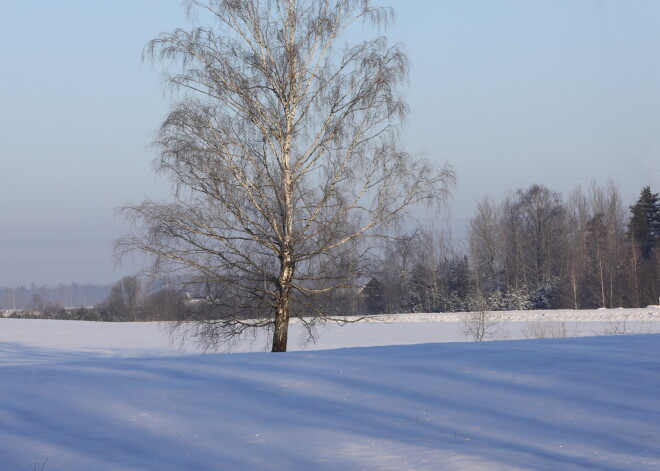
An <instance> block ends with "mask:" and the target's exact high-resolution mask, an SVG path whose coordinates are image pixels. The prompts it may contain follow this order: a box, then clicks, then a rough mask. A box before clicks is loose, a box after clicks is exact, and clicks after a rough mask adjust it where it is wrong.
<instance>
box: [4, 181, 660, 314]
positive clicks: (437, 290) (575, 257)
mask: <svg viewBox="0 0 660 471" xmlns="http://www.w3.org/2000/svg"><path fill="white" fill-rule="evenodd" d="M365 266H368V267H369V269H368V270H365V271H364V272H362V273H360V274H359V276H358V278H356V279H354V280H352V282H351V283H350V284H349V285H346V286H345V287H343V288H342V289H337V290H335V291H334V292H328V293H325V294H324V295H323V296H320V297H317V298H314V299H306V300H305V303H299V302H298V301H297V300H295V299H294V300H293V302H294V306H295V308H296V309H295V310H296V314H298V315H304V316H305V315H309V316H313V315H314V314H315V311H318V310H323V311H324V312H329V313H330V314H332V315H336V316H344V315H353V314H378V313H399V312H448V311H475V310H479V311H482V310H515V309H566V308H568V309H571V308H572V309H589V308H599V307H603V308H613V307H643V306H646V305H649V304H658V303H659V300H658V297H659V296H660V198H659V196H658V194H657V193H653V192H652V191H651V189H650V187H645V188H643V189H642V191H641V193H640V195H639V198H638V199H637V201H635V202H634V203H633V204H631V205H626V204H624V203H623V201H622V199H621V196H620V193H619V190H618V188H617V187H616V185H614V184H613V183H609V184H607V185H603V186H599V185H597V184H592V185H591V186H590V187H589V188H588V189H586V190H583V189H580V188H578V189H576V190H574V191H572V192H571V193H570V194H569V195H567V196H563V195H561V194H560V193H557V192H555V191H552V190H550V189H548V188H546V187H544V186H542V185H532V186H531V187H529V188H527V189H520V190H518V191H516V192H514V193H511V194H510V195H509V196H507V197H506V198H504V199H503V200H502V201H493V200H490V199H484V200H483V201H482V202H480V203H479V205H478V206H477V208H476V211H475V214H474V216H473V217H472V219H471V221H470V224H469V227H468V231H467V235H466V238H465V239H464V240H463V241H459V242H456V241H454V240H452V239H451V238H450V237H449V236H448V235H447V234H446V232H443V231H437V230H433V229H425V228H421V227H420V228H409V230H408V231H407V232H401V233H399V234H398V235H397V236H395V237H392V238H390V239H388V240H386V241H384V242H383V244H382V245H380V246H379V247H377V248H376V249H375V250H373V251H372V252H371V257H370V259H369V261H368V263H365ZM199 280H201V281H199ZM252 282H257V283H259V282H261V283H263V280H256V281H255V280H250V279H245V280H244V283H245V285H246V286H247V285H249V284H250V283H252ZM253 301H254V300H252V299H246V298H242V297H240V295H238V294H236V293H234V292H232V291H231V290H229V289H227V286H226V285H224V284H222V283H213V282H208V280H206V279H204V278H199V279H198V281H195V279H194V278H191V279H189V280H187V281H186V280H184V279H180V280H178V281H177V282H175V283H172V282H170V283H163V282H161V283H158V284H155V285H154V284H149V285H144V284H143V283H142V282H141V281H140V279H138V278H137V277H134V276H132V277H124V278H122V279H121V280H119V281H118V282H117V283H115V284H114V285H93V284H83V285H79V284H76V283H73V284H70V285H60V286H57V287H52V288H47V287H35V286H34V285H33V286H31V287H30V288H26V287H20V288H2V289H0V308H2V309H21V310H25V311H26V312H24V313H20V314H19V313H17V314H16V315H17V316H25V315H29V316H45V317H49V318H66V319H84V320H112V321H127V320H130V321H149V320H182V319H189V318H194V317H199V318H204V319H213V318H223V317H225V316H228V315H232V313H233V312H234V311H235V310H236V309H237V306H248V307H249V306H254V308H252V309H247V310H244V313H243V316H244V317H260V316H262V315H263V314H264V313H263V306H266V305H267V304H261V305H260V306H259V307H257V304H254V305H253V304H251V303H252V302H253ZM266 301H267V300H266ZM76 306H80V307H91V306H94V308H93V309H83V310H80V312H74V311H72V310H67V309H65V308H67V307H76ZM310 306H311V307H310Z"/></svg>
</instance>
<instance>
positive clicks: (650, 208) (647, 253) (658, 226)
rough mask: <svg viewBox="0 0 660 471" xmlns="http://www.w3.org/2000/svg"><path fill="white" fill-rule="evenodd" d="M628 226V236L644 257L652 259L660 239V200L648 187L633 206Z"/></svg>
mask: <svg viewBox="0 0 660 471" xmlns="http://www.w3.org/2000/svg"><path fill="white" fill-rule="evenodd" d="M630 212H631V217H630V223H629V225H628V236H629V237H630V238H631V239H632V240H633V241H635V242H636V243H637V246H638V247H639V250H640V252H641V254H642V257H643V258H644V259H645V260H650V259H651V254H652V253H653V249H654V247H655V245H656V243H657V241H658V238H659V237H660V198H659V197H658V193H652V192H651V187H650V186H646V187H644V188H643V189H642V193H641V195H640V197H639V199H638V200H637V203H635V204H634V205H633V206H631V207H630Z"/></svg>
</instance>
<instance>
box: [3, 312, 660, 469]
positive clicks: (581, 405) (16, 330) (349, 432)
mask: <svg viewBox="0 0 660 471" xmlns="http://www.w3.org/2000/svg"><path fill="white" fill-rule="evenodd" d="M462 316H464V315H460V314H451V315H430V314H428V315H424V314H419V315H400V316H394V317H391V318H389V322H384V321H376V322H360V323H356V324H350V325H346V326H344V327H338V326H333V325H328V326H326V327H321V328H319V329H318V334H319V341H318V342H317V343H316V344H313V345H307V347H306V348H307V350H306V351H298V352H290V353H287V354H276V355H274V354H269V353H260V352H257V353H233V354H229V355H227V354H209V355H200V354H198V353H197V351H196V349H195V347H194V346H193V345H183V347H182V348H179V345H172V344H171V343H170V341H169V337H168V334H167V331H166V329H164V328H163V327H162V326H159V325H158V324H101V323H85V322H69V321H43V320H19V319H0V470H2V471H4V470H22V471H25V470H34V469H37V470H41V469H43V470H44V471H55V470H76V471H77V470H80V471H83V470H84V471H93V470H99V471H100V470H113V471H114V470H122V471H138V470H140V471H142V470H154V471H170V470H171V471H175V470H176V471H183V470H223V471H224V470H245V471H253V470H270V469H273V470H275V469H277V470H318V471H331V470H333V471H334V470H396V471H405V470H489V471H490V470H548V471H557V470H582V469H585V470H586V469H589V470H594V469H596V470H626V471H629V470H654V471H656V470H658V469H660V334H658V333H655V334H646V335H640V334H635V335H623V336H592V337H583V338H560V339H541V340H505V341H498V342H482V343H474V342H463V343H427V342H448V341H461V340H465V339H466V337H465V336H464V335H463V334H462ZM504 316H505V317H503V318H501V319H500V320H501V323H500V325H499V326H498V327H499V329H498V330H499V335H500V338H510V339H511V338H518V337H520V335H521V332H522V331H523V330H524V326H525V325H527V324H528V323H530V322H539V321H543V322H554V323H564V324H569V330H572V331H573V332H574V333H580V334H582V335H586V334H588V335H593V334H595V333H602V332H604V331H610V332H611V331H613V330H620V328H621V326H623V325H624V324H623V323H624V322H625V323H626V324H625V329H626V331H627V332H635V333H636V332H659V331H660V309H658V308H648V309H645V310H608V311H602V310H598V311H585V312H583V311H548V312H545V313H539V312H531V313H525V312H518V313H505V314H504ZM293 331H294V338H295V337H296V332H297V331H299V326H296V325H294V326H293ZM298 345H300V344H298ZM262 347H263V339H259V338H258V339H256V340H254V341H251V342H248V341H246V342H243V343H242V344H239V345H237V346H235V348H234V351H243V350H248V349H261V348H262ZM292 347H294V348H297V347H298V346H297V345H296V344H295V342H294V345H292ZM336 347H349V348H339V349H332V348H336Z"/></svg>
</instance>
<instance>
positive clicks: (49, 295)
mask: <svg viewBox="0 0 660 471" xmlns="http://www.w3.org/2000/svg"><path fill="white" fill-rule="evenodd" d="M111 290H112V285H110V284H108V285H96V284H89V283H86V284H78V283H71V284H68V285H58V286H54V287H47V286H35V285H34V284H32V285H31V286H30V287H26V286H20V287H18V288H7V287H5V288H0V309H31V310H43V309H44V308H45V307H46V306H49V305H56V306H62V307H85V306H95V305H97V304H99V303H101V302H103V301H104V300H105V299H106V298H107V297H108V295H109V294H110V292H111Z"/></svg>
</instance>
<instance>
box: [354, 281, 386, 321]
mask: <svg viewBox="0 0 660 471" xmlns="http://www.w3.org/2000/svg"><path fill="white" fill-rule="evenodd" d="M358 298H359V300H360V305H361V307H362V309H361V311H363V312H364V313H365V314H382V313H383V312H385V289H384V287H383V284H382V283H381V282H380V281H378V279H377V278H372V279H371V280H369V283H367V284H366V285H364V287H363V288H362V289H361V290H360V293H359V294H358Z"/></svg>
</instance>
